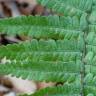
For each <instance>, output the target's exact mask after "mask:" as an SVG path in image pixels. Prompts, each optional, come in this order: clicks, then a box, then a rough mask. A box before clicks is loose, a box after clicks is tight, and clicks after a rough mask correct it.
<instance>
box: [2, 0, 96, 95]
mask: <svg viewBox="0 0 96 96" xmlns="http://www.w3.org/2000/svg"><path fill="white" fill-rule="evenodd" d="M37 1H38V2H39V3H40V4H41V5H43V6H46V7H48V8H50V9H51V10H53V11H55V12H56V13H59V14H62V16H57V15H54V16H48V17H44V16H35V17H34V16H27V17H26V16H22V17H17V18H8V19H3V20H0V32H2V33H7V34H8V35H16V34H20V35H26V36H30V37H31V38H32V40H30V41H26V42H21V43H19V44H12V45H7V46H1V47H0V58H4V57H6V58H7V59H9V60H10V62H6V64H0V74H2V75H7V74H11V75H12V76H17V77H22V78H23V79H29V80H36V81H46V82H49V81H51V82H63V83H64V84H63V85H62V86H57V87H52V88H45V89H42V90H39V91H37V92H36V93H34V94H32V95H31V96H96V64H95V63H96V0H37Z"/></svg>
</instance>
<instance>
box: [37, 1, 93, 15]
mask: <svg viewBox="0 0 96 96" xmlns="http://www.w3.org/2000/svg"><path fill="white" fill-rule="evenodd" d="M37 1H38V2H39V3H40V4H41V5H43V6H47V7H48V8H51V9H52V10H53V11H55V12H58V13H61V14H63V15H67V16H73V15H79V16H80V15H81V14H82V13H86V12H90V11H91V8H92V4H93V0H83V1H82V0H71V1H70V0H59V1H58V0H46V1H45V0H37Z"/></svg>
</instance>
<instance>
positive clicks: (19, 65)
mask: <svg viewBox="0 0 96 96" xmlns="http://www.w3.org/2000/svg"><path fill="white" fill-rule="evenodd" d="M76 42H77V41H70V40H57V41H55V40H40V41H37V40H32V41H31V42H25V43H20V44H14V45H8V46H6V47H5V46H1V48H0V52H1V54H0V57H1V58H3V57H6V58H7V59H9V60H11V63H10V64H7V65H1V66H0V71H1V72H0V73H3V74H9V73H10V74H13V75H15V76H17V77H18V76H22V78H28V79H33V80H40V81H42V80H46V81H54V82H55V81H62V80H64V78H65V76H68V75H70V76H75V75H76V74H77V76H78V75H80V71H81V68H82V62H81V61H80V60H81V57H82V53H81V51H82V45H81V43H80V44H79V43H78V42H80V41H78V42H77V44H76ZM73 43H75V44H74V45H76V46H74V45H73ZM65 45H66V46H65ZM3 51H4V52H3ZM14 60H15V62H14ZM58 65H59V67H58ZM71 65H72V67H71ZM45 66H46V68H45ZM8 67H9V68H10V69H9V70H8V69H7V68H8ZM17 70H18V71H17ZM29 70H30V72H29ZM57 71H58V72H57ZM59 71H60V72H59ZM40 72H41V74H39V73H40ZM22 73H24V75H22ZM64 73H65V75H64ZM66 74H67V75H66ZM34 75H35V76H36V77H35V76H34ZM74 78H75V77H74ZM64 81H65V80H64Z"/></svg>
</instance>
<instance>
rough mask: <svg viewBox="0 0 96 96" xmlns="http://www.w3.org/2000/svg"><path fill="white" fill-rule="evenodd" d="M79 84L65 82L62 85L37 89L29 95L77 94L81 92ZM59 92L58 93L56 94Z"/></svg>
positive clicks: (64, 95) (72, 95)
mask: <svg viewBox="0 0 96 96" xmlns="http://www.w3.org/2000/svg"><path fill="white" fill-rule="evenodd" d="M80 88H81V85H80V84H77V83H74V84H65V85H64V86H58V87H52V88H46V89H43V90H40V91H37V92H36V93H35V94H33V95H30V96H45V95H47V96H56V95H57V96H59V95H61V96H79V95H80V92H81V89H80ZM58 94H59V95H58Z"/></svg>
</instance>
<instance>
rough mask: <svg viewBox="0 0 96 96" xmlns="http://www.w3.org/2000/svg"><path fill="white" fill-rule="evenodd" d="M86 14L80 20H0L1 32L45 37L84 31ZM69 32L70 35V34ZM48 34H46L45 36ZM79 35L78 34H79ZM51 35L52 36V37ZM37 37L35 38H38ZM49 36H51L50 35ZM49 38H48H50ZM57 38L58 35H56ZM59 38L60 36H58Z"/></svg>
mask: <svg viewBox="0 0 96 96" xmlns="http://www.w3.org/2000/svg"><path fill="white" fill-rule="evenodd" d="M86 17H87V15H86V14H83V15H82V16H81V17H80V18H78V17H77V16H74V17H59V16H48V17H40V16H36V17H33V16H27V17H26V16H23V17H17V18H14V19H13V18H10V19H4V20H0V32H1V33H7V34H9V35H10V34H11V35H12V34H21V35H22V34H23V35H28V36H33V37H34V34H36V36H38V35H39V34H41V35H44V37H46V35H47V34H50V33H51V34H54V35H55V33H57V34H61V35H62V33H63V32H64V34H67V33H65V32H66V31H67V32H68V31H69V32H70V31H72V32H73V31H82V30H84V29H85V28H86V26H87V21H86ZM69 32H68V33H69ZM45 33H46V34H45ZM77 33H78V32H77ZM51 34H50V35H51ZM36 36H35V37H36ZM48 36H49V35H48ZM48 36H47V38H48ZM52 36H53V35H52ZM55 36H56V35H55ZM58 36H59V35H58Z"/></svg>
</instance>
